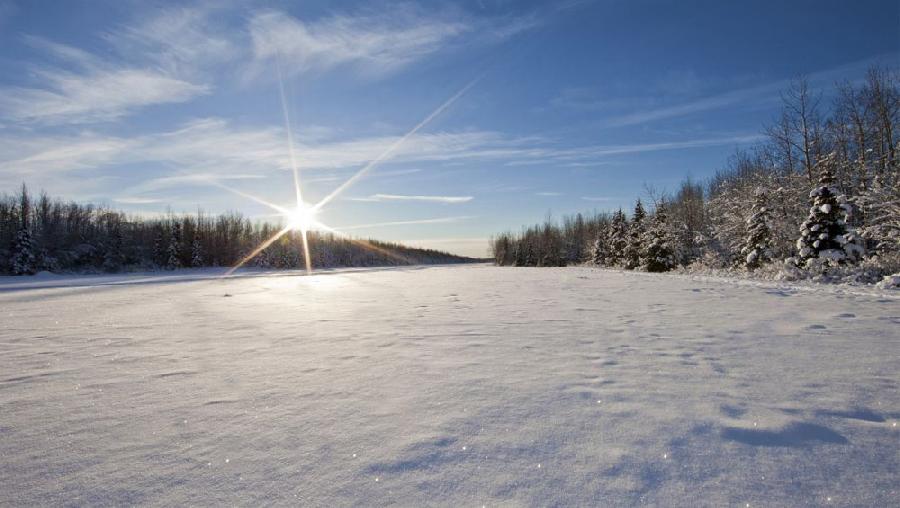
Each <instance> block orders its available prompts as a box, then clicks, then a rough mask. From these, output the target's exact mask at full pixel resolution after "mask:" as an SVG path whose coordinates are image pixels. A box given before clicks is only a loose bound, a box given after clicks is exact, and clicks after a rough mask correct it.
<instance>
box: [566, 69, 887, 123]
mask: <svg viewBox="0 0 900 508" xmlns="http://www.w3.org/2000/svg"><path fill="white" fill-rule="evenodd" d="M896 57H897V54H896V53H895V54H887V55H879V56H876V57H871V58H865V59H863V60H859V61H856V62H849V63H847V64H844V65H839V66H836V67H833V68H830V69H825V70H821V71H818V72H813V73H810V74H808V75H807V76H806V78H807V79H808V80H809V82H810V84H811V85H812V86H813V87H815V88H820V89H828V88H830V87H831V86H832V85H833V84H834V82H835V81H837V80H840V79H843V78H846V77H847V76H859V75H861V74H862V70H863V69H865V68H866V67H869V66H871V65H875V64H882V63H885V62H891V61H895V60H896ZM791 79H793V78H787V79H776V80H771V81H768V82H764V83H761V84H758V85H755V86H743V87H740V88H734V89H731V90H727V91H725V92H720V93H713V94H707V95H705V96H701V97H696V94H697V93H698V92H700V91H701V90H702V88H703V85H704V83H707V84H708V83H709V82H711V81H721V80H716V79H714V78H701V77H700V76H697V75H696V74H695V73H693V72H690V71H669V72H668V73H667V74H666V75H665V76H663V77H662V78H661V81H660V83H658V84H657V85H655V86H654V87H651V89H649V90H648V91H647V94H646V95H645V96H627V97H622V96H621V90H614V91H613V92H612V94H611V95H606V96H604V95H602V94H600V93H599V91H598V90H596V89H594V88H589V87H567V88H563V89H562V90H561V91H560V93H559V94H558V95H557V96H556V97H554V98H553V99H551V100H550V104H551V105H553V106H557V107H563V108H567V109H574V110H582V111H604V110H607V111H613V110H620V111H621V109H622V108H623V107H627V108H628V109H629V110H631V111H630V112H629V113H627V114H619V115H616V114H612V115H610V116H607V117H606V119H605V120H604V121H603V124H604V125H605V126H607V127H626V126H633V125H642V124H647V123H651V122H655V121H659V120H666V119H670V118H681V117H686V116H690V115H694V114H697V113H703V112H706V111H714V110H719V109H725V108H729V107H761V106H766V105H771V104H773V103H777V102H778V101H780V100H781V95H780V94H781V92H782V91H783V90H785V89H787V88H788V86H790V82H791ZM720 86H721V85H720ZM661 94H665V95H673V94H674V95H676V96H684V95H688V94H694V95H695V97H694V98H693V99H690V100H684V101H682V102H680V103H677V104H668V105H660V104H659V103H658V96H659V95H661Z"/></svg>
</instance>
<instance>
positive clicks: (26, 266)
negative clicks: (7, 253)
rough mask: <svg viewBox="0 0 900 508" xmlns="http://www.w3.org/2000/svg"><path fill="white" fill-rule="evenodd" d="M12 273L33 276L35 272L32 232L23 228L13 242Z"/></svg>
mask: <svg viewBox="0 0 900 508" xmlns="http://www.w3.org/2000/svg"><path fill="white" fill-rule="evenodd" d="M12 252H13V256H12V273H13V275H33V274H34V272H35V257H34V245H33V243H32V241H31V231H29V229H28V228H25V227H23V228H21V229H19V232H18V233H16V239H15V241H14V242H13V249H12Z"/></svg>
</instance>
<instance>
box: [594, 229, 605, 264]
mask: <svg viewBox="0 0 900 508" xmlns="http://www.w3.org/2000/svg"><path fill="white" fill-rule="evenodd" d="M606 257H607V256H606V242H604V241H603V235H598V236H597V239H596V240H594V245H593V247H591V261H592V262H593V263H594V265H596V266H603V265H604V264H605V263H606Z"/></svg>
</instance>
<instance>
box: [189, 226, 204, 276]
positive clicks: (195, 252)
mask: <svg viewBox="0 0 900 508" xmlns="http://www.w3.org/2000/svg"><path fill="white" fill-rule="evenodd" d="M191 266H193V267H194V268H197V267H200V266H203V246H202V245H201V244H200V233H199V232H197V231H195V232H194V240H193V241H192V242H191Z"/></svg>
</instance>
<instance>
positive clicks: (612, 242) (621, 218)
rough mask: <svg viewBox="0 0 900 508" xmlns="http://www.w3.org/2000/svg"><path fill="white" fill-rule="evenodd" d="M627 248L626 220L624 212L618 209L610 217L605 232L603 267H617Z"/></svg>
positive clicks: (622, 259)
mask: <svg viewBox="0 0 900 508" xmlns="http://www.w3.org/2000/svg"><path fill="white" fill-rule="evenodd" d="M627 247H628V220H627V219H626V218H625V212H623V211H622V209H621V208H619V209H618V210H617V211H616V212H615V213H614V214H613V216H612V221H611V222H610V224H609V229H608V230H607V232H606V243H605V248H604V251H605V252H604V259H603V263H602V264H603V265H605V266H618V265H620V264H622V262H623V261H624V259H625V250H626V249H627Z"/></svg>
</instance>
